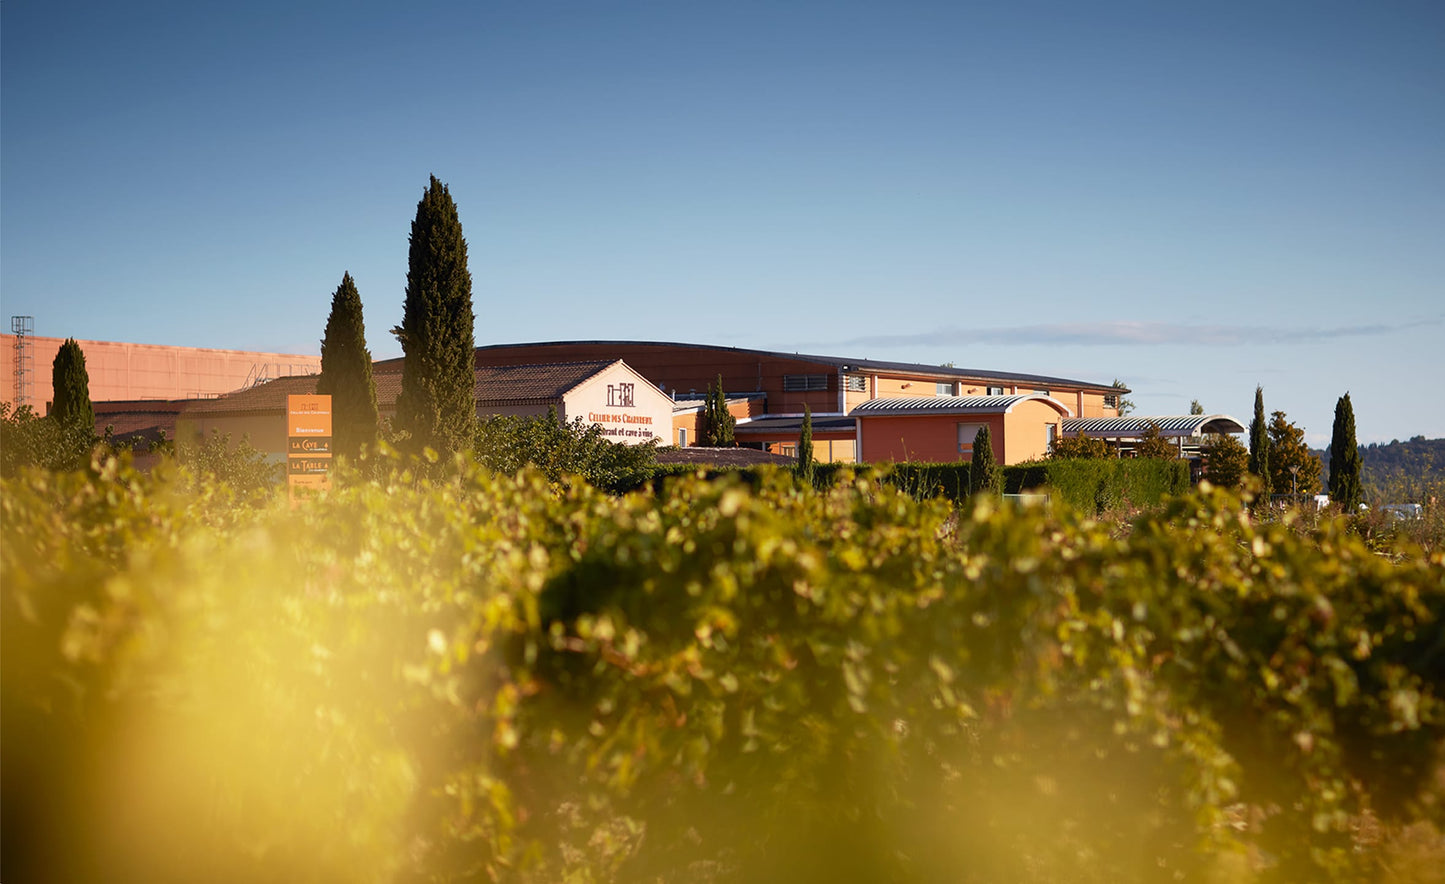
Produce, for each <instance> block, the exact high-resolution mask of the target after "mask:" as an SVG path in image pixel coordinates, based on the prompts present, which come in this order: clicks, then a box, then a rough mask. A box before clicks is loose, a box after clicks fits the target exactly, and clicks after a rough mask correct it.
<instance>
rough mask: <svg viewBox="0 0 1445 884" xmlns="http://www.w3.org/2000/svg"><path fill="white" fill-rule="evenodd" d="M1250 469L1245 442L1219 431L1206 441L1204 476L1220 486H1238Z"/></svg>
mask: <svg viewBox="0 0 1445 884" xmlns="http://www.w3.org/2000/svg"><path fill="white" fill-rule="evenodd" d="M1248 470H1249V450H1248V449H1247V448H1245V447H1244V443H1242V442H1240V441H1239V440H1238V439H1236V438H1234V437H1233V436H1231V435H1229V434H1228V433H1219V434H1216V435H1213V436H1210V437H1209V439H1208V440H1207V441H1206V442H1205V443H1204V478H1205V479H1206V480H1208V481H1209V482H1210V483H1211V484H1214V485H1217V486H1219V487H1220V488H1238V487H1239V485H1240V483H1241V482H1243V481H1244V474H1245V473H1246V472H1248Z"/></svg>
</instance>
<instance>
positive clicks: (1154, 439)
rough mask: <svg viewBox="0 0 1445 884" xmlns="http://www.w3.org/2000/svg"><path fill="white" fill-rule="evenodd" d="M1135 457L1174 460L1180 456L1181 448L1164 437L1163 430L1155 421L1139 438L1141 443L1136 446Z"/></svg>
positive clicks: (1150, 423)
mask: <svg viewBox="0 0 1445 884" xmlns="http://www.w3.org/2000/svg"><path fill="white" fill-rule="evenodd" d="M1134 456H1135V457H1155V458H1159V459H1160V460H1174V459H1175V458H1177V457H1178V456H1179V449H1178V447H1177V446H1175V445H1174V443H1172V442H1170V441H1169V440H1168V439H1165V438H1164V435H1163V430H1161V429H1160V427H1159V425H1158V424H1156V423H1154V422H1153V421H1150V422H1149V429H1147V430H1145V431H1144V435H1143V436H1142V437H1141V438H1140V439H1139V444H1138V445H1136V446H1134Z"/></svg>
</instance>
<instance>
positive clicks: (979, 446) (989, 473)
mask: <svg viewBox="0 0 1445 884" xmlns="http://www.w3.org/2000/svg"><path fill="white" fill-rule="evenodd" d="M968 488H969V491H970V492H972V493H973V494H983V495H987V496H989V497H998V496H999V495H1000V494H1002V493H1003V473H1001V472H1000V471H999V467H998V459H997V458H995V457H994V454H993V434H992V433H990V432H989V429H988V426H987V425H984V426H982V427H980V428H979V430H978V433H977V434H975V435H974V437H973V459H972V460H971V461H969V467H968Z"/></svg>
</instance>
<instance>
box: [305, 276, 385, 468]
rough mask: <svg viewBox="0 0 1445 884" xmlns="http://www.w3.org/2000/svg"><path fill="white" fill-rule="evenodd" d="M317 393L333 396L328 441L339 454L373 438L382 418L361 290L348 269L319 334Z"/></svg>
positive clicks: (353, 454) (357, 451)
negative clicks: (368, 346) (377, 398)
mask: <svg viewBox="0 0 1445 884" xmlns="http://www.w3.org/2000/svg"><path fill="white" fill-rule="evenodd" d="M316 392H318V393H322V394H326V395H329V396H330V397H331V421H332V445H333V448H334V450H335V452H336V453H337V454H340V455H345V456H347V457H356V455H358V454H360V453H361V449H362V447H363V446H367V445H373V444H375V443H376V439H377V426H378V424H379V422H380V417H379V414H378V411H377V404H376V382H375V381H374V380H372V377H371V351H369V350H367V349H366V326H365V323H364V322H363V320H362V313H361V294H360V293H359V292H357V290H356V283H355V282H354V281H352V279H351V274H350V273H343V274H342V276H341V285H339V286H337V287H336V292H335V294H333V295H332V296H331V314H330V315H329V316H327V318H326V336H325V337H324V338H322V339H321V376H320V377H319V378H318V379H317V381H316Z"/></svg>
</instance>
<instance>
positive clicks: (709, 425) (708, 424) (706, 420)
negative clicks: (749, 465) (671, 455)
mask: <svg viewBox="0 0 1445 884" xmlns="http://www.w3.org/2000/svg"><path fill="white" fill-rule="evenodd" d="M736 426H737V418H735V417H733V416H732V412H730V411H728V397H727V393H726V392H724V391H723V380H722V375H718V376H717V383H716V384H708V386H707V399H706V400H704V402H703V406H702V428H701V430H700V432H699V434H700V435H701V437H702V438H701V440H700V441H701V444H702V445H703V446H705V447H708V448H730V447H732V446H733V445H736V444H737V442H736V441H735V440H734V438H733V430H734V428H735V427H736Z"/></svg>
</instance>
